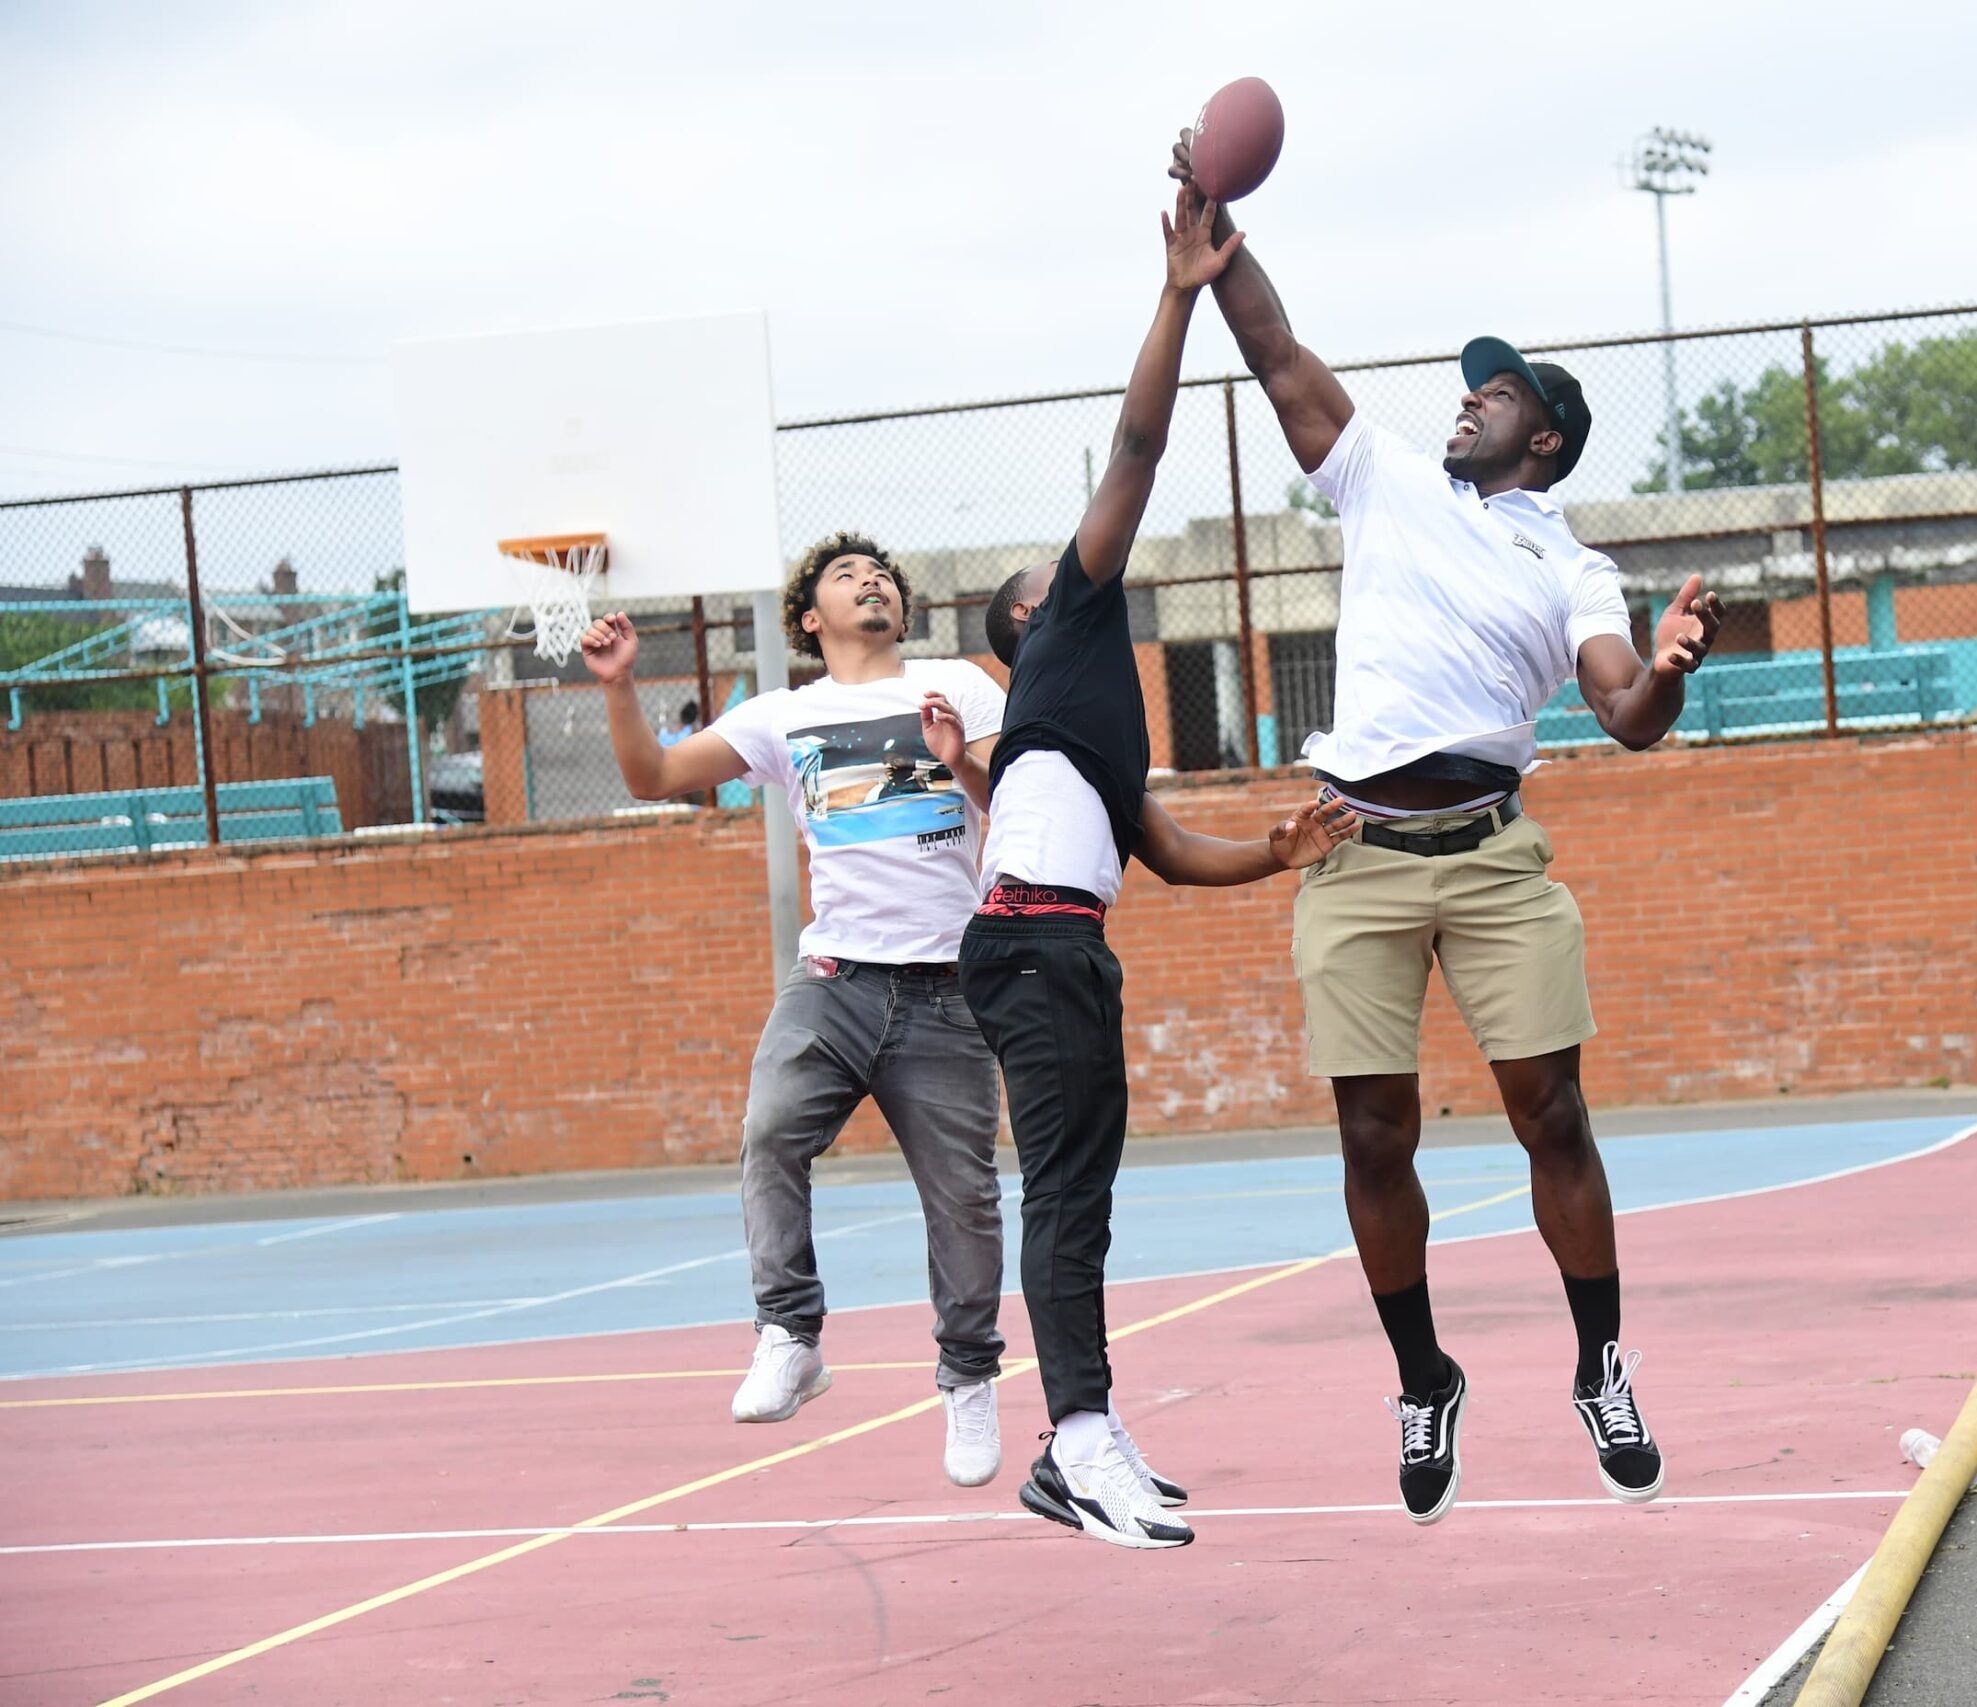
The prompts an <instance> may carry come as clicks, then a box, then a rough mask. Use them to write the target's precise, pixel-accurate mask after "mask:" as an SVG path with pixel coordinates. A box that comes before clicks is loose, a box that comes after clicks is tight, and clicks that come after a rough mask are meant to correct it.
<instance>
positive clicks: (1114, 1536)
mask: <svg viewBox="0 0 1977 1707" xmlns="http://www.w3.org/2000/svg"><path fill="white" fill-rule="evenodd" d="M1062 1438H1063V1437H1062V1436H1061V1435H1059V1436H1053V1437H1052V1439H1051V1442H1050V1444H1049V1445H1048V1446H1046V1447H1045V1448H1044V1450H1043V1456H1042V1457H1041V1458H1039V1459H1038V1460H1037V1461H1036V1462H1035V1463H1034V1464H1032V1465H1031V1466H1030V1479H1029V1480H1028V1481H1027V1482H1025V1483H1024V1484H1023V1486H1022V1489H1021V1492H1020V1494H1019V1496H1018V1497H1019V1498H1020V1499H1021V1500H1022V1502H1023V1504H1024V1505H1025V1506H1027V1507H1028V1508H1029V1509H1030V1510H1031V1511H1033V1512H1035V1513H1036V1514H1037V1516H1039V1517H1047V1518H1049V1519H1050V1520H1051V1521H1052V1522H1053V1523H1061V1524H1064V1525H1065V1526H1066V1527H1067V1528H1070V1529H1077V1530H1081V1531H1083V1532H1084V1533H1085V1534H1086V1535H1090V1536H1095V1537H1096V1538H1097V1539H1098V1540H1100V1541H1109V1542H1110V1543H1111V1544H1112V1545H1113V1546H1115V1547H1185V1546H1186V1545H1187V1544H1188V1543H1189V1542H1190V1541H1192V1540H1193V1539H1194V1531H1193V1530H1192V1529H1190V1528H1189V1527H1188V1526H1187V1524H1185V1523H1184V1522H1182V1521H1181V1519H1180V1518H1178V1517H1175V1516H1173V1515H1171V1514H1170V1513H1169V1512H1167V1511H1166V1510H1165V1509H1164V1508H1163V1507H1161V1506H1160V1505H1159V1504H1158V1503H1156V1501H1155V1499H1154V1496H1153V1494H1152V1493H1151V1491H1149V1489H1148V1488H1147V1486H1146V1484H1145V1483H1144V1482H1142V1481H1141V1480H1140V1478H1139V1473H1138V1472H1137V1471H1136V1470H1134V1469H1133V1467H1132V1466H1131V1465H1130V1464H1128V1463H1127V1462H1126V1460H1125V1458H1124V1457H1123V1456H1122V1455H1121V1454H1120V1451H1119V1449H1118V1447H1116V1446H1115V1445H1113V1444H1112V1441H1111V1439H1110V1438H1109V1437H1108V1438H1107V1440H1106V1442H1105V1444H1104V1445H1103V1446H1102V1447H1101V1448H1099V1453H1098V1457H1097V1459H1096V1461H1094V1462H1089V1463H1086V1462H1073V1461H1071V1460H1069V1459H1068V1458H1059V1457H1058V1444H1059V1442H1060V1441H1061V1439H1062Z"/></svg>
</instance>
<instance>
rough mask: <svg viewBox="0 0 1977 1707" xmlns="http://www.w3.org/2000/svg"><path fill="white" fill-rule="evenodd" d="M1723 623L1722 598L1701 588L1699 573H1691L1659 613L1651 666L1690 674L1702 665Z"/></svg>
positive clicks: (1662, 671) (1665, 670)
mask: <svg viewBox="0 0 1977 1707" xmlns="http://www.w3.org/2000/svg"><path fill="white" fill-rule="evenodd" d="M1722 626H1723V601H1722V600H1721V599H1719V598H1718V597H1717V596H1716V595H1715V594H1714V593H1707V594H1705V593H1704V592H1703V590H1702V577H1701V576H1700V575H1691V576H1690V577H1689V578H1688V579H1687V580H1686V581H1684V582H1683V583H1682V590H1681V591H1680V592H1679V593H1677V594H1676V595H1675V597H1674V600H1673V602H1672V603H1671V604H1670V605H1669V606H1668V608H1667V609H1666V610H1665V611H1663V612H1662V613H1661V621H1660V622H1659V623H1658V624H1657V625H1656V626H1655V630H1654V668H1655V670H1656V671H1657V672H1658V673H1660V674H1662V675H1670V674H1675V675H1684V676H1686V675H1692V674H1694V672H1695V671H1696V670H1698V669H1700V668H1701V667H1702V661H1703V659H1705V658H1707V657H1708V656H1709V649H1710V647H1712V646H1713V645H1715V644H1716V634H1717V630H1718V629H1720V628H1721V627H1722Z"/></svg>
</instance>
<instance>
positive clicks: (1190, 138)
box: [1167, 130, 1194, 184]
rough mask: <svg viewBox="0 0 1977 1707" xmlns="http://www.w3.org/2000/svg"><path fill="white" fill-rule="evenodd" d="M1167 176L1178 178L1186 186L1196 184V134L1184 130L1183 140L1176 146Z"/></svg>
mask: <svg viewBox="0 0 1977 1707" xmlns="http://www.w3.org/2000/svg"><path fill="white" fill-rule="evenodd" d="M1167 176H1168V177H1170V178H1178V179H1180V181H1181V182H1182V183H1184V184H1192V183H1193V182H1194V132H1193V131H1191V130H1184V131H1182V132H1181V140H1180V141H1179V142H1177V143H1175V144H1174V158H1173V159H1172V161H1170V162H1169V163H1168V166H1167Z"/></svg>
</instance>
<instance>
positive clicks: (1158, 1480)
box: [1105, 1411, 1188, 1509]
mask: <svg viewBox="0 0 1977 1707" xmlns="http://www.w3.org/2000/svg"><path fill="white" fill-rule="evenodd" d="M1105 1426H1106V1427H1107V1428H1108V1429H1109V1430H1110V1431H1111V1433H1112V1444H1113V1445H1114V1446H1116V1447H1118V1449H1119V1456H1120V1457H1121V1458H1123V1459H1125V1461H1126V1464H1127V1466H1128V1468H1130V1469H1131V1470H1132V1472H1133V1474H1134V1475H1135V1476H1137V1477H1139V1479H1140V1482H1141V1485H1142V1486H1144V1487H1145V1489H1146V1491H1147V1492H1148V1493H1149V1494H1151V1495H1152V1496H1153V1498H1154V1502H1155V1503H1156V1504H1158V1505H1162V1506H1166V1507H1168V1508H1170V1509H1171V1508H1172V1507H1174V1506H1179V1505H1186V1504H1187V1503H1188V1491H1187V1489H1186V1488H1184V1487H1182V1486H1181V1484H1180V1483H1179V1482H1170V1481H1168V1480H1167V1478H1166V1477H1165V1476H1162V1475H1159V1474H1157V1473H1156V1472H1155V1470H1154V1468H1153V1466H1152V1465H1150V1464H1149V1463H1147V1461H1146V1460H1145V1459H1144V1458H1142V1457H1141V1456H1140V1449H1139V1443H1138V1442H1137V1441H1135V1440H1134V1439H1133V1437H1132V1436H1131V1435H1130V1434H1129V1433H1127V1432H1126V1425H1125V1424H1124V1423H1122V1422H1121V1421H1120V1420H1119V1418H1118V1416H1117V1415H1116V1414H1115V1413H1114V1412H1111V1411H1107V1412H1106V1413H1105Z"/></svg>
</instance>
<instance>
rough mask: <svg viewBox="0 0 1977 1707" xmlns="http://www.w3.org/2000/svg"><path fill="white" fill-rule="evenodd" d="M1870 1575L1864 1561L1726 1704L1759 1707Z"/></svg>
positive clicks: (1821, 1635) (1724, 1706) (1834, 1621)
mask: <svg viewBox="0 0 1977 1707" xmlns="http://www.w3.org/2000/svg"><path fill="white" fill-rule="evenodd" d="M1870 1563H1871V1561H1870ZM1866 1575H1867V1566H1866V1565H1865V1564H1863V1565H1862V1566H1861V1567H1860V1569H1859V1570H1857V1571H1855V1572H1854V1574H1853V1575H1852V1576H1850V1577H1848V1578H1847V1580H1846V1581H1845V1582H1843V1583H1841V1584H1840V1586H1839V1587H1838V1588H1836V1589H1835V1590H1833V1592H1832V1593H1831V1594H1830V1595H1828V1596H1827V1597H1826V1599H1825V1600H1824V1602H1822V1603H1821V1605H1820V1607H1819V1609H1818V1611H1816V1612H1814V1613H1813V1615H1812V1616H1811V1617H1810V1618H1808V1619H1807V1620H1806V1621H1805V1622H1804V1623H1803V1624H1801V1625H1800V1626H1799V1627H1798V1628H1797V1629H1796V1630H1794V1631H1793V1632H1792V1633H1791V1634H1790V1635H1789V1636H1787V1637H1786V1638H1785V1639H1784V1641H1782V1642H1780V1643H1779V1644H1778V1647H1777V1650H1776V1652H1774V1653H1773V1654H1772V1655H1771V1656H1770V1657H1769V1658H1768V1659H1766V1660H1763V1661H1761V1662H1760V1663H1759V1665H1758V1668H1757V1670H1755V1671H1754V1672H1752V1673H1751V1674H1750V1676H1749V1677H1747V1678H1745V1679H1744V1681H1743V1682H1742V1683H1740V1684H1738V1685H1737V1687H1736V1689H1735V1690H1734V1691H1733V1692H1732V1693H1731V1695H1730V1696H1729V1698H1728V1699H1727V1700H1726V1701H1724V1703H1723V1707H1756V1703H1757V1702H1760V1701H1762V1700H1763V1699H1764V1698H1765V1696H1767V1695H1769V1694H1770V1693H1771V1691H1772V1690H1773V1689H1774V1688H1775V1687H1776V1686H1777V1683H1778V1680H1779V1679H1780V1678H1781V1677H1785V1676H1787V1675H1789V1673H1790V1672H1791V1669H1792V1667H1793V1666H1795V1665H1797V1664H1798V1663H1799V1661H1800V1660H1802V1659H1804V1658H1805V1656H1806V1654H1807V1653H1808V1652H1810V1651H1811V1648H1812V1645H1813V1643H1815V1642H1818V1641H1822V1640H1824V1639H1825V1635H1826V1632H1827V1631H1828V1630H1830V1629H1832V1628H1833V1626H1834V1625H1835V1624H1837V1623H1838V1622H1839V1619H1840V1614H1841V1613H1842V1612H1844V1611H1846V1609H1847V1602H1848V1601H1850V1600H1852V1599H1853V1591H1854V1590H1855V1589H1857V1588H1859V1587H1860V1579H1861V1578H1862V1577H1864V1576H1866Z"/></svg>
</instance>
